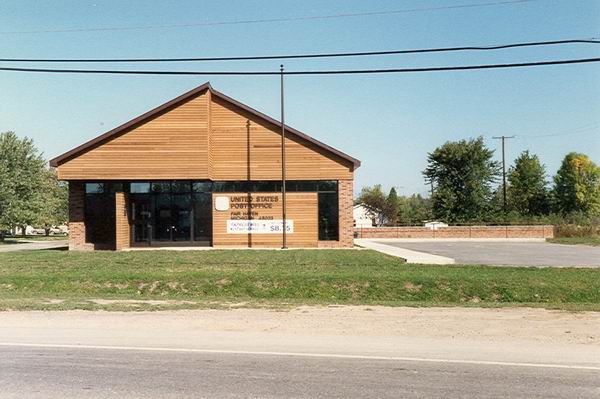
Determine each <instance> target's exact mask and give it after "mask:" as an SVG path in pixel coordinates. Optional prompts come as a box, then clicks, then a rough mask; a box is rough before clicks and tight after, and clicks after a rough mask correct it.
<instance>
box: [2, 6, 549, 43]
mask: <svg viewBox="0 0 600 399" xmlns="http://www.w3.org/2000/svg"><path fill="white" fill-rule="evenodd" d="M534 1H539V0H506V1H494V2H488V3H468V4H457V5H453V6H440V7H422V8H407V9H401V10H389V11H367V12H356V13H343V14H330V15H313V16H302V17H281V18H265V19H244V20H234V21H213V22H198V23H189V24H171V25H139V26H122V27H94V28H70V29H43V30H29V31H4V32H0V34H2V35H11V34H28V33H73V32H106V31H133V30H151V29H174V28H192V27H199V26H219V25H242V24H261V23H274V22H294V21H314V20H327V19H336V18H356V17H373V16H386V15H395V14H406V13H416V12H426V11H443V10H456V9H466V8H476V7H493V6H504V5H515V4H523V3H531V2H534Z"/></svg>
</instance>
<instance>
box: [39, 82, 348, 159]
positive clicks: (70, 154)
mask: <svg viewBox="0 0 600 399" xmlns="http://www.w3.org/2000/svg"><path fill="white" fill-rule="evenodd" d="M205 90H209V91H210V93H211V94H212V95H213V96H216V97H218V98H220V99H222V100H223V101H226V102H228V103H230V104H233V105H235V106H237V107H240V108H242V109H243V110H245V111H247V112H250V113H251V114H253V115H255V116H257V117H258V118H260V119H262V120H264V121H266V122H268V123H271V124H273V125H275V126H276V127H279V128H281V122H280V121H278V120H276V119H273V118H271V117H270V116H268V115H265V114H263V113H262V112H259V111H257V110H255V109H254V108H251V107H249V106H247V105H245V104H242V103H241V102H239V101H237V100H234V99H233V98H231V97H229V96H226V95H225V94H223V93H220V92H218V91H216V90H215V89H213V88H212V86H211V85H210V82H206V83H204V84H202V85H200V86H198V87H196V88H195V89H192V90H190V91H188V92H187V93H184V94H182V95H180V96H179V97H176V98H174V99H172V100H171V101H168V102H166V103H164V104H162V105H160V106H158V107H156V108H154V109H152V110H150V111H148V112H146V113H145V114H142V115H140V116H138V117H137V118H134V119H132V120H130V121H129V122H126V123H124V124H122V125H121V126H118V127H116V128H114V129H112V130H110V131H108V132H106V133H104V134H102V135H100V136H98V137H96V138H94V139H92V140H90V141H88V142H86V143H84V144H82V145H80V146H78V147H75V148H73V149H72V150H70V151H67V152H65V153H64V154H62V155H59V156H57V157H56V158H53V159H51V160H50V166H53V167H57V166H59V165H61V164H63V163H65V162H67V161H68V160H70V159H73V158H76V157H77V156H79V155H81V154H83V153H84V152H86V151H89V150H91V149H92V148H95V147H98V146H99V145H102V144H103V143H105V142H107V141H109V140H111V139H112V138H114V137H117V136H119V135H121V134H124V133H126V132H127V131H129V129H131V128H133V127H135V126H138V125H140V124H142V123H144V122H146V121H148V120H150V119H152V118H153V117H154V116H156V115H158V114H160V113H161V112H163V111H165V110H168V109H170V108H173V107H175V106H177V105H179V104H181V103H183V102H185V101H187V100H189V99H191V98H193V97H194V96H196V95H199V94H201V93H202V92H204V91H205ZM285 131H286V134H290V135H292V136H296V137H298V138H300V139H302V140H305V141H308V142H309V143H312V144H314V145H316V146H318V147H320V148H322V149H324V150H325V151H327V152H329V153H332V154H334V155H336V156H338V157H340V158H342V159H344V160H346V161H349V162H351V163H352V164H353V165H354V168H355V169H356V168H358V167H359V166H360V161H359V160H358V159H356V158H353V157H351V156H350V155H348V154H346V153H344V152H342V151H340V150H337V149H335V148H333V147H331V146H328V145H327V144H325V143H322V142H320V141H319V140H317V139H314V138H312V137H310V136H308V135H307V134H305V133H302V132H301V131H299V130H296V129H294V128H292V127H290V126H288V125H285Z"/></svg>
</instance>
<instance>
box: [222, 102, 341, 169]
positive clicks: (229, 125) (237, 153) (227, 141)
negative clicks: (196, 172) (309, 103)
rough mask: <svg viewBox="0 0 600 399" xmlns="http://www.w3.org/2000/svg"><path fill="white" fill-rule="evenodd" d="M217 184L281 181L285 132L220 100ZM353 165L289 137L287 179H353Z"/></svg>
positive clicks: (300, 140)
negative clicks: (237, 181) (221, 182)
mask: <svg viewBox="0 0 600 399" xmlns="http://www.w3.org/2000/svg"><path fill="white" fill-rule="evenodd" d="M210 114H211V134H210V149H211V154H210V158H211V161H212V165H211V169H212V173H211V177H212V179H213V180H246V179H251V180H278V179H281V133H280V132H281V130H280V128H278V127H276V126H273V125H272V124H270V123H268V122H267V121H265V120H263V119H261V118H259V117H257V116H256V115H254V114H252V113H250V112H247V111H246V110H243V109H241V108H239V107H237V106H236V105H234V104H231V103H229V102H227V101H224V100H223V99H220V98H219V97H217V96H212V101H211V109H210ZM352 177H353V165H352V163H350V162H348V161H347V160H343V159H341V158H339V157H337V156H336V155H334V154H331V153H328V152H327V151H325V150H324V149H323V148H320V147H318V146H316V145H314V144H313V143H310V142H307V141H305V140H302V139H301V138H297V137H294V136H293V134H291V133H290V134H289V136H286V178H287V179H290V180H317V179H321V180H328V179H331V180H338V179H352Z"/></svg>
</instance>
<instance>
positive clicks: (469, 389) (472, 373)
mask: <svg viewBox="0 0 600 399" xmlns="http://www.w3.org/2000/svg"><path fill="white" fill-rule="evenodd" d="M0 371H1V372H0V397H2V398H24V397H25V398H75V397H86V398H205V397H208V398H401V397H402V398H436V397H437V398H441V397H444V398H465V397H477V398H500V397H510V398H598V397H599V396H600V372H599V371H595V370H573V369H552V368H535V367H522V366H498V365H474V364H443V363H427V362H411V361H397V360H370V359H340V358H327V357H297V356H272V355H260V354H259V355H257V354H228V353H185V352H169V351H143V350H115V349H81V348H41V347H26V346H24V347H1V348H0Z"/></svg>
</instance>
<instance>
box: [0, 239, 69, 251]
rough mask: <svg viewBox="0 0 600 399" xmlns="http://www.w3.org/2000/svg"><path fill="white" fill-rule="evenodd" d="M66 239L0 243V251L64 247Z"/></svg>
mask: <svg viewBox="0 0 600 399" xmlns="http://www.w3.org/2000/svg"><path fill="white" fill-rule="evenodd" d="M68 246H69V241H68V240H48V241H30V242H24V243H20V244H3V245H0V252H15V251H30V250H36V249H66V248H68Z"/></svg>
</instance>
